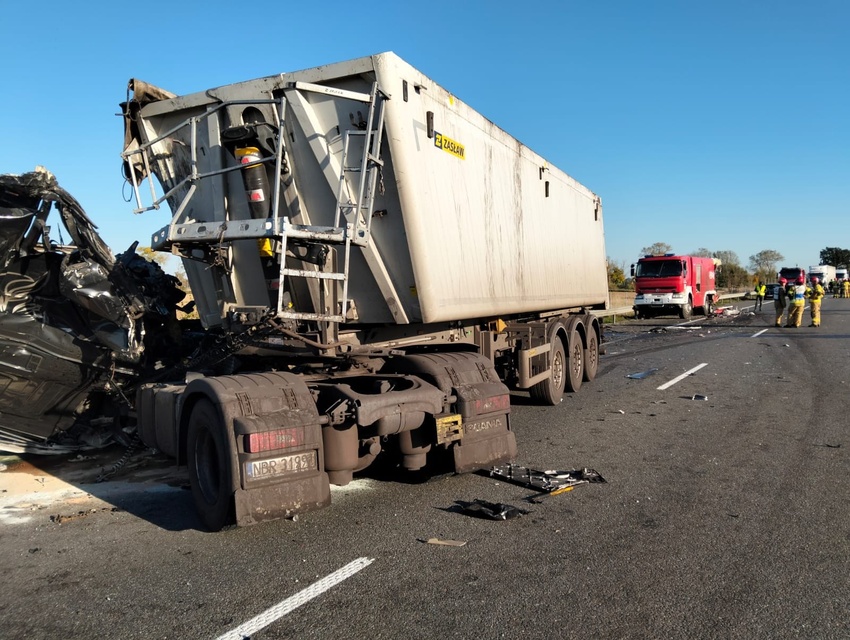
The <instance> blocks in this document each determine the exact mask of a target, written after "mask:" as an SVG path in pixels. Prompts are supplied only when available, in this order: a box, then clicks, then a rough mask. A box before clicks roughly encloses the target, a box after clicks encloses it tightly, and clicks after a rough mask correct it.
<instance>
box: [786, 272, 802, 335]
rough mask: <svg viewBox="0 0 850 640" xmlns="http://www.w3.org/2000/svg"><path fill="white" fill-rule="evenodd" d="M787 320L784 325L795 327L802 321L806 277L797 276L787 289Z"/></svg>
mask: <svg viewBox="0 0 850 640" xmlns="http://www.w3.org/2000/svg"><path fill="white" fill-rule="evenodd" d="M788 297H789V298H790V300H789V301H788V321H787V322H786V323H785V326H786V327H793V328H795V329H796V328H797V327H799V326H800V325H801V324H802V323H803V308H804V307H805V306H806V278H805V277H804V276H799V277H798V278H797V280H796V284H794V285H792V286H791V288H790V289H789V291H788Z"/></svg>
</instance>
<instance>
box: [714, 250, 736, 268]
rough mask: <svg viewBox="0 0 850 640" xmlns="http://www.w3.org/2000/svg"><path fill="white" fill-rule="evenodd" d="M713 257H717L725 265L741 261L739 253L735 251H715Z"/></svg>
mask: <svg viewBox="0 0 850 640" xmlns="http://www.w3.org/2000/svg"><path fill="white" fill-rule="evenodd" d="M712 258H717V259H718V260H720V263H721V264H723V265H738V266H740V264H741V261H740V260H739V259H738V254H737V253H735V252H734V251H715V252H714V255H713V256H712Z"/></svg>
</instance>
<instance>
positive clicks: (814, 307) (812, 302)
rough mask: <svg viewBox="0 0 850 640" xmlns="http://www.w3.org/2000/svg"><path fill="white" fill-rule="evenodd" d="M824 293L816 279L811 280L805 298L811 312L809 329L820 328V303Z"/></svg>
mask: <svg viewBox="0 0 850 640" xmlns="http://www.w3.org/2000/svg"><path fill="white" fill-rule="evenodd" d="M824 295H825V293H824V290H823V287H822V286H820V281H819V280H818V279H817V277H813V278H812V280H811V286H809V287H807V288H806V297H807V298H808V299H809V306H810V307H811V311H812V324H810V325H809V326H810V327H819V326H820V303H821V300H823V297H824Z"/></svg>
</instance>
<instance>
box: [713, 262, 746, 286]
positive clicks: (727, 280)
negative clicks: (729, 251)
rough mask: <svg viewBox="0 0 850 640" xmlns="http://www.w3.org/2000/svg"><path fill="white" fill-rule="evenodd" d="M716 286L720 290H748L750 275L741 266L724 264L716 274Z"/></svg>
mask: <svg viewBox="0 0 850 640" xmlns="http://www.w3.org/2000/svg"><path fill="white" fill-rule="evenodd" d="M717 286H718V287H719V288H721V289H750V288H751V286H750V274H749V272H748V271H747V270H746V269H744V267H742V266H741V265H738V264H724V265H723V266H721V267H720V270H719V271H718V272H717Z"/></svg>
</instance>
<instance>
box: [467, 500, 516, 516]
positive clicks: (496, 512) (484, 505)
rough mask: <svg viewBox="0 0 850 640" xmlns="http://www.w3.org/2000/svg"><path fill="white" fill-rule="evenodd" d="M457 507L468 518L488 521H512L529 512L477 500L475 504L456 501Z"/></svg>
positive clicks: (499, 503) (510, 506) (507, 505)
mask: <svg viewBox="0 0 850 640" xmlns="http://www.w3.org/2000/svg"><path fill="white" fill-rule="evenodd" d="M455 507H456V508H457V509H458V510H459V511H460V512H461V513H464V514H466V515H468V516H473V517H475V518H484V519H486V520H510V519H512V518H518V517H519V516H522V515H525V514H527V513H528V511H526V510H524V509H520V508H518V507H514V506H512V505H509V504H503V503H501V502H488V501H487V500H479V499H476V500H474V501H473V502H464V501H463V500H456V501H455Z"/></svg>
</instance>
